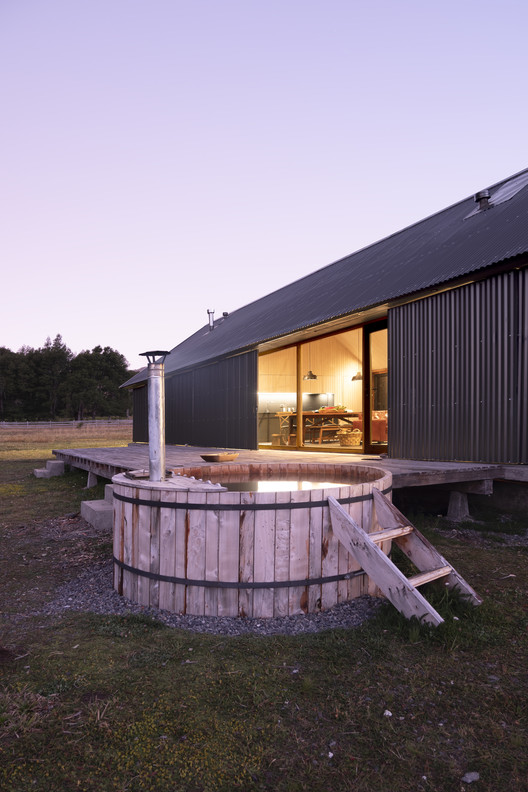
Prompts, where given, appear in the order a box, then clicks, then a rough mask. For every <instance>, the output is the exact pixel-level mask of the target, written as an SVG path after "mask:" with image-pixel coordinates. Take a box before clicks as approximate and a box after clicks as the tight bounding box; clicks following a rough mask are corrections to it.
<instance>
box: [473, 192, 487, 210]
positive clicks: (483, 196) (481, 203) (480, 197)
mask: <svg viewBox="0 0 528 792" xmlns="http://www.w3.org/2000/svg"><path fill="white" fill-rule="evenodd" d="M475 203H476V204H478V208H479V211H484V209H489V208H490V191H489V190H479V192H478V193H475Z"/></svg>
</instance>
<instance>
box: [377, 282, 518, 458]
mask: <svg viewBox="0 0 528 792" xmlns="http://www.w3.org/2000/svg"><path fill="white" fill-rule="evenodd" d="M388 326H389V409H390V413H389V414H390V434H389V454H390V456H391V457H393V458H397V457H401V458H414V459H436V460H450V459H451V460H471V461H479V462H495V463H515V464H526V463H528V437H527V432H528V425H527V393H528V361H527V358H528V339H527V334H528V274H527V270H520V271H513V272H509V273H507V274H504V275H498V276H496V277H493V278H489V279H488V280H485V281H481V282H478V283H472V284H469V285H467V286H463V287H461V288H459V289H453V290H452V291H446V292H443V293H441V294H438V295H435V296H433V297H429V298H426V299H424V300H418V301H416V302H413V303H408V304H406V305H403V306H400V307H398V308H394V309H392V310H390V311H389V321H388Z"/></svg>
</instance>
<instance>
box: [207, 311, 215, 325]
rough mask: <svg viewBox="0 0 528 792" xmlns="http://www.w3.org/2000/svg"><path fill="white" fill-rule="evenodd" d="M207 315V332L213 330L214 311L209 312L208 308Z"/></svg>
mask: <svg viewBox="0 0 528 792" xmlns="http://www.w3.org/2000/svg"><path fill="white" fill-rule="evenodd" d="M207 315H208V317H209V330H214V310H213V311H210V310H209V308H208V309H207Z"/></svg>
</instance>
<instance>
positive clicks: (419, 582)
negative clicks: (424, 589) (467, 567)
mask: <svg viewBox="0 0 528 792" xmlns="http://www.w3.org/2000/svg"><path fill="white" fill-rule="evenodd" d="M452 571H453V567H450V566H443V567H438V569H430V570H429V571H428V572H420V574H419V575H414V577H410V578H408V580H409V583H410V584H411V586H414V587H415V588H417V587H418V586H423V585H424V583H430V582H431V580H437V579H438V578H441V577H446V575H450V574H451V572H452Z"/></svg>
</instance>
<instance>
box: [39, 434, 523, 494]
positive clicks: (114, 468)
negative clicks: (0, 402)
mask: <svg viewBox="0 0 528 792" xmlns="http://www.w3.org/2000/svg"><path fill="white" fill-rule="evenodd" d="M217 450H218V449H211V448H197V447H194V446H193V447H191V446H167V447H166V466H167V468H169V469H172V468H180V467H190V466H192V467H195V466H197V465H205V464H206V463H205V462H204V461H203V460H202V458H201V456H200V454H205V453H213V452H214V451H217ZM53 453H54V454H55V456H56V458H57V459H60V460H62V461H63V462H64V463H65V464H67V465H70V466H71V467H74V468H79V469H81V470H86V471H88V472H89V473H92V474H94V475H96V476H100V477H102V478H105V479H111V478H112V476H114V475H116V474H117V473H124V472H125V471H127V470H141V469H147V470H148V466H149V459H148V445H146V444H135V443H132V444H131V445H129V446H127V447H121V448H69V449H57V450H54V451H53ZM315 458H317V461H319V462H325V463H332V464H335V465H336V467H338V466H339V465H340V464H350V462H352V461H353V462H357V463H358V464H361V465H369V466H372V467H378V468H382V469H383V470H388V471H390V472H391V473H392V476H393V487H394V488H395V489H400V488H402V487H425V486H435V485H446V484H460V483H469V482H477V481H493V480H497V479H505V480H508V481H528V467H526V466H520V465H516V466H513V465H512V466H509V465H488V464H480V463H477V462H423V461H415V460H409V459H387V458H380V457H374V456H361V455H357V456H356V455H351V454H328V453H315V452H302V451H278V450H277V451H275V450H260V451H248V450H241V451H240V452H239V457H238V460H237V462H238V463H239V464H240V463H242V464H244V463H250V462H251V463H266V462H310V461H311V462H314V461H315Z"/></svg>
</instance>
